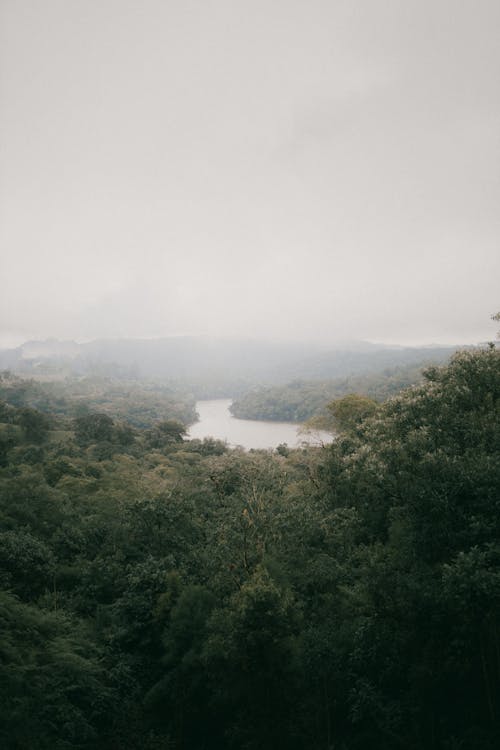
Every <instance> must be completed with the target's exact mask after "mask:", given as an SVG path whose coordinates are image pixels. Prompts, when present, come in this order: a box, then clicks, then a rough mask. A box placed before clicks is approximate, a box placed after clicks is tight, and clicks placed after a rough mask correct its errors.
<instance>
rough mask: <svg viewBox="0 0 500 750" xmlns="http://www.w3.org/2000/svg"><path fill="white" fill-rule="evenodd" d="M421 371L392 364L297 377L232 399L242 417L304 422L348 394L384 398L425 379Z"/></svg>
mask: <svg viewBox="0 0 500 750" xmlns="http://www.w3.org/2000/svg"><path fill="white" fill-rule="evenodd" d="M422 370H423V368H422V366H411V367H410V366H407V367H393V368H386V369H385V370H384V371H382V372H374V373H370V374H364V375H350V376H349V377H343V378H336V379H335V380H295V381H293V382H292V383H288V385H276V386H267V387H260V388H255V389H254V390H251V391H248V392H247V393H245V394H244V395H243V396H241V397H240V398H238V399H236V400H235V401H233V404H232V405H231V412H232V413H233V414H234V416H235V417H239V418H240V419H269V420H277V421H281V422H305V421H306V420H308V419H311V417H319V416H324V415H325V414H328V410H327V409H326V406H327V404H328V403H330V402H331V401H333V400H334V399H339V398H342V397H343V396H346V395H348V394H349V393H359V394H363V395H366V396H369V397H370V398H372V399H374V400H376V401H385V400H386V399H388V398H390V397H391V396H394V395H395V394H396V393H398V392H399V391H400V390H401V389H402V388H407V387H408V386H410V385H415V384H417V383H420V382H422V380H423V371H422Z"/></svg>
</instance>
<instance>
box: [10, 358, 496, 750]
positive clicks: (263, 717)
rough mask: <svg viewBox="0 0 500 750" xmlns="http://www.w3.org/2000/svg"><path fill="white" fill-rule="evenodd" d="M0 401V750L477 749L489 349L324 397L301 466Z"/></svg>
mask: <svg viewBox="0 0 500 750" xmlns="http://www.w3.org/2000/svg"><path fill="white" fill-rule="evenodd" d="M2 387H3V391H2V393H3V397H4V399H5V400H6V402H4V403H3V404H2V403H0V439H1V440H0V445H1V446H2V453H1V454H0V455H1V456H2V465H1V467H0V584H1V586H2V589H3V591H2V592H0V712H1V721H0V743H1V745H2V747H5V748H6V749H7V750H28V749H29V750H31V748H41V750H49V748H51V749H52V748H56V750H70V749H77V750H79V749H80V748H81V749H82V750H108V749H110V750H115V748H116V750H118V749H119V750H143V749H145V750H155V749H156V750H167V749H168V750H174V749H175V750H201V748H205V750H240V749H246V750H257V749H259V750H267V749H269V750H271V748H272V749H274V748H286V749H287V750H288V749H290V750H302V749H303V748H308V749H310V750H320V748H334V747H335V748H342V749H343V750H365V749H366V750H396V748H398V749H399V748H402V747H404V748H410V750H458V749H460V750H493V748H496V747H498V744H499V742H500V663H499V660H498V653H499V631H498V624H499V623H500V594H499V592H500V577H499V572H498V571H499V569H500V521H499V519H500V461H499V453H500V418H499V417H500V413H499V412H500V352H499V351H498V350H496V349H495V348H490V349H488V350H485V351H483V350H476V351H469V352H462V353H459V354H457V355H456V356H455V357H454V358H453V359H452V361H451V362H450V364H449V365H448V366H446V367H443V368H431V369H429V370H428V371H427V372H426V374H425V378H424V381H423V382H422V383H421V384H419V385H417V386H414V387H412V388H410V389H407V390H406V391H403V392H402V393H400V394H399V395H397V396H396V397H394V398H392V399H390V400H388V401H386V402H385V403H382V404H380V403H378V404H374V402H372V401H371V400H369V399H367V398H364V397H362V396H356V397H352V396H347V397H346V394H345V393H344V394H342V395H343V396H344V397H343V398H340V400H338V401H336V402H334V405H333V408H332V411H333V413H334V416H335V418H336V419H337V423H338V425H340V426H341V427H342V432H341V435H340V436H339V437H338V439H337V440H336V441H335V442H334V443H333V444H332V445H330V446H327V447H324V448H319V447H305V448H301V449H297V450H292V449H289V448H287V449H286V450H285V449H283V447H281V449H280V450H277V451H251V452H248V453H246V452H244V451H242V450H229V449H228V448H227V446H226V445H225V444H224V443H221V442H220V441H217V440H212V439H207V440H204V441H199V440H193V441H189V440H186V439H185V433H184V424H183V423H179V422H178V421H175V419H176V417H175V416H174V415H173V414H170V415H169V416H168V417H165V419H160V418H158V417H157V418H156V419H155V420H153V421H151V422H150V421H148V422H147V424H146V425H145V426H144V427H143V428H141V427H138V426H135V427H131V426H130V425H128V426H127V425H126V424H125V423H124V421H123V409H122V407H120V409H118V413H116V414H115V413H111V411H110V409H109V408H108V407H109V403H110V402H109V403H108V405H107V406H106V408H104V407H103V408H102V410H101V409H99V408H97V409H96V408H95V407H96V403H95V399H94V396H92V398H91V399H90V400H89V402H88V403H86V402H85V400H84V399H82V400H81V402H80V407H81V408H80V412H79V413H78V414H77V413H73V412H72V411H71V409H68V408H67V404H66V403H65V404H64V405H63V406H61V408H57V409H56V408H55V409H54V410H52V409H51V408H50V404H48V403H45V405H44V410H43V411H41V412H36V413H34V414H33V413H32V411H33V410H35V409H36V407H35V406H34V405H33V403H32V399H33V393H34V392H36V393H38V396H39V395H40V392H39V391H37V389H36V388H34V391H33V390H32V385H30V383H29V382H26V381H22V382H17V381H15V382H14V381H10V380H9V381H8V383H7V385H5V384H3V386H2ZM120 387H121V386H120ZM10 389H12V392H11V390H10ZM299 390H300V389H299ZM120 392H121V391H120ZM44 393H46V392H45V391H44ZM136 393H139V391H136ZM6 396H8V400H7V398H6ZM38 396H37V398H38ZM138 399H139V400H138V403H135V402H134V400H133V395H131V396H130V402H129V403H128V405H127V407H126V409H127V410H128V412H129V413H132V412H134V410H135V409H136V408H140V404H141V403H142V401H141V399H142V396H141V395H139V396H138ZM40 405H41V404H40ZM26 409H29V410H30V412H29V413H28V414H27V413H26V411H25V410H26ZM39 414H41V415H42V416H41V417H39ZM23 420H24V421H23ZM72 420H74V421H72ZM30 425H35V428H36V426H37V425H39V426H40V431H37V429H35V430H34V432H30V429H31V428H30ZM42 427H43V429H42ZM126 428H127V429H126Z"/></svg>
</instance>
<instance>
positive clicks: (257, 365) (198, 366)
mask: <svg viewBox="0 0 500 750" xmlns="http://www.w3.org/2000/svg"><path fill="white" fill-rule="evenodd" d="M454 350H455V347H452V346H440V347H391V346H384V345H379V344H369V343H366V342H352V343H348V344H341V345H340V344H339V345H338V346H337V347H330V348H327V347H321V346H319V345H316V344H309V343H307V342H306V343H283V342H278V343H271V342H263V341H256V340H235V339H213V338H203V337H187V336H186V337H172V338H162V339H109V340H107V339H101V340H96V341H90V342H88V343H84V344H78V343H76V342H74V341H57V340H55V339H48V340H46V341H29V342H27V343H25V344H23V345H22V346H20V347H17V348H15V349H7V350H2V351H0V369H2V370H5V369H10V370H12V371H13V372H17V373H24V374H29V375H30V376H32V377H40V378H43V377H49V378H52V377H56V376H57V375H59V376H63V377H64V376H66V375H71V376H75V375H76V376H78V375H88V374H98V375H101V376H109V377H118V378H120V377H121V378H127V379H130V378H137V379H140V378H160V379H166V380H185V381H189V382H192V383H194V384H196V383H198V384H203V383H205V384H206V383H212V384H213V385H214V387H216V386H217V384H219V390H220V386H221V384H223V386H222V387H223V389H225V390H226V392H228V393H229V392H230V391H231V388H233V389H234V384H235V383H240V384H241V383H245V385H248V384H255V383H268V384H276V383H286V382H289V381H290V380H293V379H297V378H306V379H309V380H314V379H325V378H338V377H348V376H351V375H356V374H361V373H369V372H380V371H381V370H383V369H384V368H386V367H391V368H393V367H399V366H408V365H418V364H423V363H441V362H444V361H446V360H447V359H448V358H449V356H450V355H451V354H452V353H453V351H454ZM240 390H241V388H240ZM229 395H231V394H229Z"/></svg>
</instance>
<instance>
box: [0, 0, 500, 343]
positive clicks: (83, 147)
mask: <svg viewBox="0 0 500 750" xmlns="http://www.w3.org/2000/svg"><path fill="white" fill-rule="evenodd" d="M0 8H1V11H0V27H1V31H0V71H1V72H0V128H1V134H0V135H1V152H0V181H1V185H0V211H1V217H0V218H1V228H0V242H1V245H0V247H1V295H0V329H1V330H0V344H3V345H8V344H11V343H19V342H20V341H22V340H25V339H27V338H34V337H36V338H40V337H43V338H45V337H48V336H55V337H59V338H75V339H79V340H84V339H90V338H95V337H102V336H106V337H111V336H112V337H115V336H129V337H130V336H133V337H137V336H147V337H151V336H168V335H177V334H210V335H221V336H228V335H229V336H253V337H259V338H260V337H266V338H272V337H276V338H299V339H315V340H323V341H334V340H337V339H345V338H362V339H368V340H372V341H387V342H399V343H422V342H425V343H430V342H451V343H460V342H475V341H479V340H485V339H488V338H490V339H491V338H493V337H494V334H495V324H493V323H492V322H491V321H490V320H489V318H490V315H491V314H492V313H494V312H496V311H497V310H498V309H500V247H499V239H500V44H499V39H500V3H499V2H498V0H490V1H487V0H358V1H356V0H345V1H343V0H134V1H133V2H132V1H131V0H0Z"/></svg>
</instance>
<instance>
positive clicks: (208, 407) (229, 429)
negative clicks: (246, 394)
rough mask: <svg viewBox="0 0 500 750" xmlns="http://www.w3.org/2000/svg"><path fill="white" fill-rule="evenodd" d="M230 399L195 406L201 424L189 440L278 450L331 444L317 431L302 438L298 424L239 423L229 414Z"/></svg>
mask: <svg viewBox="0 0 500 750" xmlns="http://www.w3.org/2000/svg"><path fill="white" fill-rule="evenodd" d="M231 403H232V402H231V399H220V398H218V399H214V400H210V401H209V400H203V401H198V402H197V403H196V411H197V412H198V414H199V417H200V419H199V422H196V424H194V425H193V426H192V427H190V429H189V433H188V437H189V438H198V439H200V440H202V439H203V438H205V437H213V438H217V439H219V440H226V441H227V442H228V444H229V445H230V446H231V447H235V446H237V445H240V446H242V447H243V448H246V449H249V448H276V446H278V445H280V444H281V443H286V444H287V445H288V446H289V447H290V448H295V447H298V446H299V445H300V444H301V443H303V442H305V443H308V444H309V445H311V444H312V445H321V444H324V443H330V442H331V441H332V439H333V438H332V436H331V435H330V434H329V433H327V432H320V431H315V432H314V433H311V434H299V428H300V425H299V424H295V423H293V422H267V421H262V420H256V419H237V418H236V417H233V415H232V414H231V412H230V411H229V407H230V405H231Z"/></svg>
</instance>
